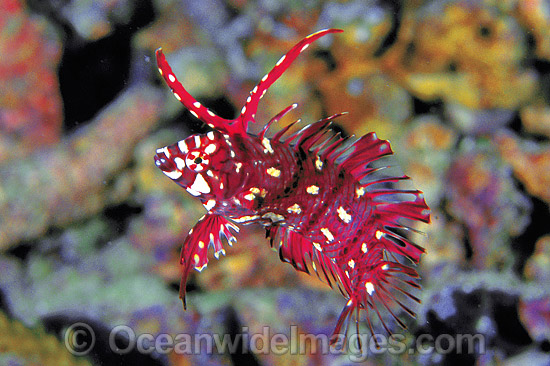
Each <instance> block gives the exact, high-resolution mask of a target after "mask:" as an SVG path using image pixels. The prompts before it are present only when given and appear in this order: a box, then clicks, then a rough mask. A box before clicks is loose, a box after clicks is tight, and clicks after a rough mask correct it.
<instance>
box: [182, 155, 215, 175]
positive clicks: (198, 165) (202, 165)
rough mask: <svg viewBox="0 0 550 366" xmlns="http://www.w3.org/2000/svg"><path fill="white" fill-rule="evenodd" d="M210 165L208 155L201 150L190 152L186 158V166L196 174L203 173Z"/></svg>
mask: <svg viewBox="0 0 550 366" xmlns="http://www.w3.org/2000/svg"><path fill="white" fill-rule="evenodd" d="M209 163H210V161H209V160H208V155H207V154H206V153H205V152H203V151H200V150H194V151H190V152H189V153H188V154H187V156H186V157H185V165H186V166H187V167H188V168H189V169H191V170H192V171H194V172H195V173H198V172H202V171H203V170H204V169H206V167H207V166H208V164H209Z"/></svg>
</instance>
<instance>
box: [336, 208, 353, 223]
mask: <svg viewBox="0 0 550 366" xmlns="http://www.w3.org/2000/svg"><path fill="white" fill-rule="evenodd" d="M337 212H338V217H340V220H342V221H343V222H345V223H346V224H349V223H350V222H351V215H350V214H348V213H347V212H346V210H345V209H344V208H343V207H342V206H340V207H338V210H337Z"/></svg>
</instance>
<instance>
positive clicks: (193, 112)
mask: <svg viewBox="0 0 550 366" xmlns="http://www.w3.org/2000/svg"><path fill="white" fill-rule="evenodd" d="M189 112H191V114H192V115H193V116H195V118H199V115H198V114H197V113H196V112H195V111H191V110H190V111H189Z"/></svg>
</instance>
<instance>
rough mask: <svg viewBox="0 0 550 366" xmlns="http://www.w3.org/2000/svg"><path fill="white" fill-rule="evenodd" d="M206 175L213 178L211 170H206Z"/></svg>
mask: <svg viewBox="0 0 550 366" xmlns="http://www.w3.org/2000/svg"><path fill="white" fill-rule="evenodd" d="M206 175H208V176H209V177H210V178H214V173H212V171H211V170H207V171H206Z"/></svg>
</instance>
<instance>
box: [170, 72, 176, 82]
mask: <svg viewBox="0 0 550 366" xmlns="http://www.w3.org/2000/svg"><path fill="white" fill-rule="evenodd" d="M168 80H170V82H171V83H173V82H174V81H176V77H175V76H174V75H173V74H168Z"/></svg>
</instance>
